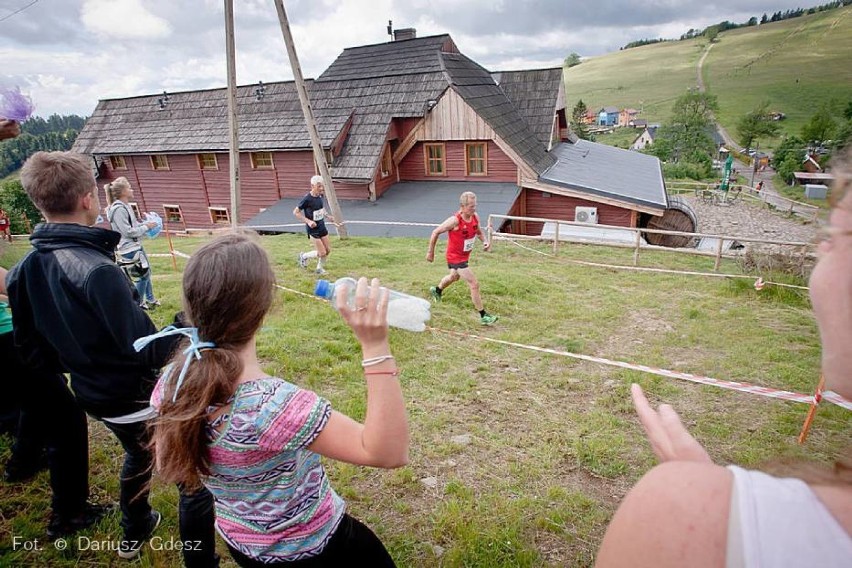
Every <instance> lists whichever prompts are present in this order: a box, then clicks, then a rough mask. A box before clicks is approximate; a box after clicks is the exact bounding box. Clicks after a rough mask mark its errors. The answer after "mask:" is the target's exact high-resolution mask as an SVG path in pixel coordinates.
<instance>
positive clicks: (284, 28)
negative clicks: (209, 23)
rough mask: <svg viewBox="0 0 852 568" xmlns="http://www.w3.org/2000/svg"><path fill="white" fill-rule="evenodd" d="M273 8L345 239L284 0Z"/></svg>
mask: <svg viewBox="0 0 852 568" xmlns="http://www.w3.org/2000/svg"><path fill="white" fill-rule="evenodd" d="M275 8H276V10H278V21H279V22H280V23H281V33H282V34H283V35H284V44H285V45H286V46H287V55H288V56H289V57H290V67H292V68H293V78H294V79H295V81H296V91H297V92H298V93H299V102H300V103H301V104H302V113H303V114H304V115H305V125H306V126H307V128H308V135H309V136H310V137H311V146H313V149H314V161H316V164H317V167H318V168H319V170H320V175H321V176H322V181H323V186H324V188H325V193H326V195H327V196H328V205H329V207H331V214H332V215H333V216H334V220H335V221H336V222H337V223H338V226H337V234H338V236H339V237H340V238H341V239H345V238H346V237H347V236H348V235H347V230H346V225H345V224H344V223H343V211H341V210H340V205H339V204H338V202H337V195H336V194H335V193H334V185H333V184H332V182H331V174H330V173H329V172H328V164H327V163H326V161H325V153H324V152H323V150H322V142H321V141H320V137H319V132H318V131H317V123H316V121H315V120H314V112H313V110H312V109H311V101H310V99H308V91H307V90H306V89H305V80H304V78H303V77H302V67H301V66H300V65H299V57H298V56H297V55H296V45H295V44H294V43H293V36H292V34H291V33H290V22H289V21H288V20H287V12H286V11H285V10H284V0H275Z"/></svg>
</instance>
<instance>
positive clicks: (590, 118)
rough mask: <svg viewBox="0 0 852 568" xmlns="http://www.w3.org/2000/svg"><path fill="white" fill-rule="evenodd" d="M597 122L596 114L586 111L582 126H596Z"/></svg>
mask: <svg viewBox="0 0 852 568" xmlns="http://www.w3.org/2000/svg"><path fill="white" fill-rule="evenodd" d="M597 122H598V113H596V112H595V111H593V110H587V111H586V114H584V115H583V124H596V123H597Z"/></svg>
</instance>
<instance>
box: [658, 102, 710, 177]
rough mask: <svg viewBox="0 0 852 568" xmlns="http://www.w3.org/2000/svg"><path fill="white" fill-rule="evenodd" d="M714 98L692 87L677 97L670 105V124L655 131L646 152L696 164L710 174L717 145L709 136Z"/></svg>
mask: <svg viewBox="0 0 852 568" xmlns="http://www.w3.org/2000/svg"><path fill="white" fill-rule="evenodd" d="M718 107H719V105H718V103H717V102H716V97H715V96H713V95H709V94H707V93H702V92H699V91H697V90H691V91H689V92H687V93H686V94H684V95H681V96H680V97H678V99H677V100H676V101H675V103H674V105H673V106H672V118H671V122H670V123H669V124H666V125H664V126H663V127H661V128H660V129H659V130H657V135H656V139H655V140H654V144H652V145H651V147H650V148H649V153H650V154H653V155H655V156H657V157H658V158H660V159H661V160H664V161H673V162H677V163H682V162H685V163H690V164H695V165H696V167H698V168H702V169H705V168H706V171H707V172H708V173H709V166H710V164H711V159H712V156H713V155H714V154H715V152H716V144H715V143H714V142H713V138H712V137H711V136H710V132H711V129H712V127H713V125H712V116H713V112H714V111H716V110H718Z"/></svg>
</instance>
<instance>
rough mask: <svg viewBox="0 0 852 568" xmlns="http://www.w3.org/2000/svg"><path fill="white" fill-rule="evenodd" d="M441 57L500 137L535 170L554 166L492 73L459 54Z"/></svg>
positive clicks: (462, 91)
mask: <svg viewBox="0 0 852 568" xmlns="http://www.w3.org/2000/svg"><path fill="white" fill-rule="evenodd" d="M442 56H443V61H444V66H445V68H446V70H447V74H448V75H449V76H450V80H451V81H452V85H453V87H454V88H455V89H456V91H457V92H458V93H459V95H461V97H462V98H463V99H464V100H465V102H467V104H469V105H470V106H471V107H472V108H473V110H474V111H476V113H477V114H478V115H479V116H481V117H482V118H483V120H485V122H487V123H488V125H489V126H491V128H493V129H494V132H496V133H497V135H498V136H500V137H501V138H502V139H503V140H505V141H506V142H507V143H508V144H509V145H510V146H511V147H512V149H514V150H515V152H517V153H518V155H519V156H520V157H521V158H522V159H523V160H524V161H525V162H526V163H527V164H528V165H529V166H531V167H532V168H533V169H534V170H535V171H536V172H538V173H541V172H543V171H544V170H545V169H547V168H548V167H550V166H552V165H553V163H554V160H553V158H552V157H551V156H549V155H548V154H547V151H546V146H545V145H544V144H543V143H542V142H541V141H540V140H539V139H538V138H537V137H536V136H535V134H533V131H532V129H531V128H530V126H529V124H527V122H526V121H525V120H524V119H523V117H522V116H521V113H520V112H518V109H517V108H515V106H514V105H513V104H512V103H511V101H510V100H509V98H508V97H507V96H506V93H504V92H503V90H502V89H501V88H500V87H499V86H498V85H497V83H496V82H494V78H493V77H492V76H491V73H490V72H488V71H486V70H485V69H484V68H482V67H481V66H480V65H478V64H477V63H474V62H473V61H471V60H470V59H468V58H467V57H465V56H464V55H462V54H460V53H444V54H442Z"/></svg>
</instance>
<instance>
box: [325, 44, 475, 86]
mask: <svg viewBox="0 0 852 568" xmlns="http://www.w3.org/2000/svg"><path fill="white" fill-rule="evenodd" d="M442 50H446V51H458V49H457V48H456V47H455V44H453V40H452V39H451V38H450V36H449V35H447V34H442V35H436V36H428V37H421V38H416V39H408V40H402V41H390V42H387V43H378V44H374V45H361V46H358V47H349V48H346V49H344V50H343V53H341V54H340V55H339V56H338V57H337V59H335V60H334V62H333V63H332V64H331V65H330V66H329V67H328V69H326V70H325V71H324V72H323V74H322V75H320V76H319V78H318V79H317V81H347V80H349V79H368V78H372V77H394V76H398V75H407V74H409V73H434V72H440V71H441V70H442V67H441V59H440V53H441V51H442Z"/></svg>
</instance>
